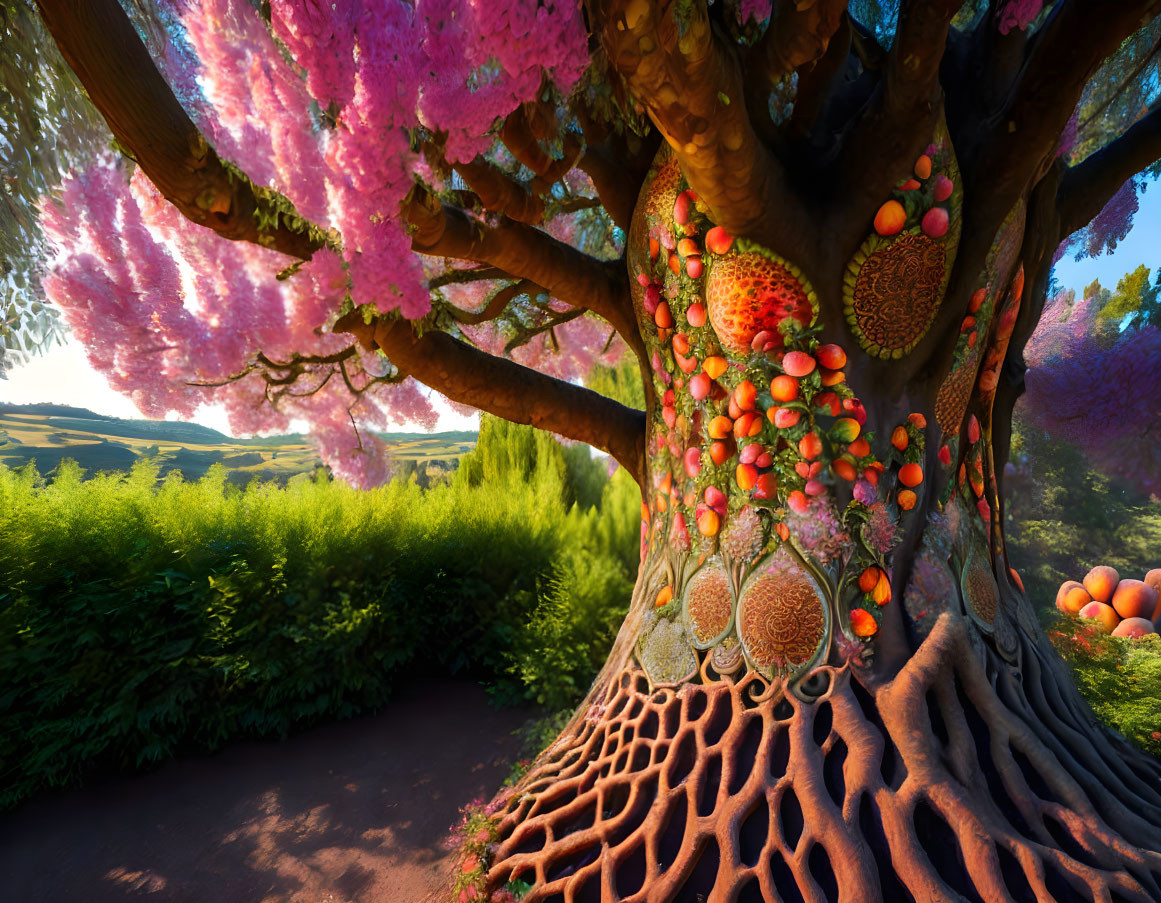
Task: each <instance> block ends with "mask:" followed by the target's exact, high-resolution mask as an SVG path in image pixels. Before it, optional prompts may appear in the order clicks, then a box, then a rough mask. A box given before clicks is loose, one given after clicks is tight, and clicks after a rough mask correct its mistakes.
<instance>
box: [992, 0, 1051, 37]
mask: <svg viewBox="0 0 1161 903" xmlns="http://www.w3.org/2000/svg"><path fill="white" fill-rule="evenodd" d="M1042 6H1044V2H1043V0H1008V2H1007V3H1005V4H1004V5H1003V6H1002V7H1001V8H1000V10H999V12H998V14H997V16H996V28H997V29H999V32H1000V34H1007V33H1008V32H1010V31H1011V30H1012V29H1013V28H1019V29H1020V30H1021V31H1024V30H1025V29H1026V28H1027V27H1028V26H1029V25H1031V24H1032V20H1033V19H1035V18H1036V16H1037V15H1039V14H1040V9H1041V7H1042Z"/></svg>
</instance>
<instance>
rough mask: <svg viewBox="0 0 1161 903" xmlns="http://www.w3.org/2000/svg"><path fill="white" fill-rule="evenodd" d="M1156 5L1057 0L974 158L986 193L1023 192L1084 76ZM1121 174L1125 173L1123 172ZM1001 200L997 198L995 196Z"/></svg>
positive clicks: (1147, 0)
mask: <svg viewBox="0 0 1161 903" xmlns="http://www.w3.org/2000/svg"><path fill="white" fill-rule="evenodd" d="M1158 11H1161V0H1126V2H1121V3H1106V2H1102V0H1060V2H1058V3H1057V5H1056V7H1055V8H1054V9H1053V12H1052V15H1051V17H1050V18H1049V19H1048V21H1047V22H1046V23H1045V24H1044V25H1043V26H1041V28H1040V30H1039V31H1038V32H1037V33H1036V34H1035V35H1034V36H1033V38H1032V40H1031V42H1030V43H1029V48H1028V55H1027V60H1026V63H1025V66H1024V73H1023V75H1022V76H1021V78H1020V79H1019V81H1018V82H1017V85H1016V88H1015V92H1014V94H1013V97H1012V100H1011V102H1010V103H1009V105H1008V106H1007V109H1006V111H1005V113H1004V116H1003V121H1002V123H1001V127H1000V128H997V129H994V130H993V131H992V138H991V140H990V141H989V142H988V143H987V144H985V145H984V147H983V148H982V150H981V153H980V156H979V158H978V159H977V160H975V161H973V166H972V171H973V176H974V178H975V180H977V181H978V180H980V179H983V178H986V179H987V182H988V191H989V194H990V196H991V197H994V198H997V199H1002V198H1008V197H1014V196H1018V195H1022V194H1024V193H1025V190H1026V189H1027V187H1028V185H1029V183H1030V182H1032V181H1033V180H1035V179H1036V178H1038V176H1039V175H1041V174H1043V172H1044V171H1046V170H1047V167H1048V166H1049V165H1050V164H1051V162H1052V158H1053V155H1054V151H1055V150H1056V145H1057V142H1058V141H1059V136H1060V133H1061V131H1062V130H1063V129H1064V127H1065V125H1066V124H1067V122H1068V119H1069V117H1070V116H1071V115H1072V111H1073V110H1074V109H1075V107H1076V104H1077V101H1078V100H1079V99H1080V96H1081V92H1082V91H1083V89H1084V86H1085V84H1086V83H1087V82H1088V80H1089V79H1090V78H1091V77H1092V75H1093V73H1094V72H1095V71H1096V70H1097V67H1098V66H1100V64H1101V62H1102V61H1103V60H1104V59H1105V58H1106V57H1107V56H1109V54H1111V53H1113V52H1114V51H1115V50H1116V49H1117V47H1118V46H1120V44H1121V42H1122V41H1123V40H1124V39H1125V38H1126V37H1128V36H1129V35H1131V34H1132V33H1133V32H1135V31H1136V30H1137V29H1139V28H1140V27H1141V26H1142V25H1143V24H1144V23H1145V22H1146V21H1147V20H1148V19H1150V18H1152V17H1153V16H1155V15H1156V14H1157V13H1158ZM1122 181H1123V180H1122ZM997 203H999V201H997Z"/></svg>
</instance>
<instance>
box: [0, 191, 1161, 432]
mask: <svg viewBox="0 0 1161 903" xmlns="http://www.w3.org/2000/svg"><path fill="white" fill-rule="evenodd" d="M1142 263H1143V264H1145V265H1146V266H1148V267H1149V268H1150V270H1152V271H1153V272H1154V273H1156V271H1157V268H1158V267H1159V266H1161V183H1152V184H1150V186H1149V190H1148V191H1146V193H1145V194H1144V195H1142V196H1141V206H1140V210H1138V212H1137V215H1136V217H1135V218H1134V225H1133V230H1132V231H1131V232H1130V233H1129V235H1128V237H1127V238H1126V239H1125V240H1124V241H1123V242H1121V244H1120V245H1119V246H1118V248H1117V250H1116V251H1115V252H1114V253H1113V254H1105V255H1102V256H1100V257H1096V258H1089V259H1085V260H1081V261H1075V260H1073V259H1072V257H1071V256H1067V257H1065V258H1064V259H1063V260H1061V261H1060V262H1059V263H1058V264H1057V265H1056V270H1055V275H1056V278H1057V279H1058V280H1059V282H1060V284H1061V285H1062V286H1063V287H1064V288H1072V289H1076V290H1077V292H1080V291H1081V290H1082V289H1083V288H1084V287H1085V286H1086V285H1088V284H1089V283H1090V282H1092V281H1093V279H1100V281H1101V284H1102V285H1104V286H1105V287H1106V288H1109V289H1113V288H1116V285H1117V281H1118V280H1119V279H1120V278H1121V277H1122V276H1123V275H1124V274H1125V273H1126V272H1129V271H1131V270H1134V269H1136V268H1137V266H1139V265H1140V264H1142ZM435 400H436V401H437V405H436V406H437V409H438V410H439V412H440V417H439V423H438V426H437V429H439V430H458V429H475V428H476V425H477V423H478V418H477V417H476V416H475V415H473V416H471V417H465V416H463V415H461V414H457V413H455V412H453V411H452V410H451V409H450V408H448V407H447V406H446V405H443V404H441V403H438V399H435ZM0 401H5V402H10V403H14V404H31V403H34V402H54V403H57V404H69V405H74V406H76V407H82V408H88V409H89V410H91V411H95V412H97V413H99V414H106V415H108V416H111V417H125V418H137V417H141V416H142V415H141V414H140V413H139V412H138V411H137V409H136V407H134V405H133V403H132V402H131V401H129V399H128V398H126V397H124V396H123V395H119V394H118V393H116V392H114V391H113V390H112V389H110V388H109V386H108V384H107V383H106V382H105V379H104V377H103V376H101V375H100V374H99V373H97V372H96V371H95V370H93V369H92V368H91V367H89V365H88V361H87V360H86V359H85V355H84V350H83V349H82V348H81V347H80V346H79V345H78V344H77V343H75V342H72V341H70V342H67V343H65V344H64V345H60V346H56V347H54V348H52V349H51V350H49V351H48V352H46V353H45V354H42V355H40V356H38V357H34V358H33V359H32V361H30V362H29V363H28V364H26V365H25V366H23V367H18V368H16V369H14V370H13V371H12V372H11V373H10V374H9V377H8V379H7V380H0ZM194 419H195V421H196V422H197V423H201V424H203V425H204V426H209V427H212V428H213V429H217V430H221V431H222V432H228V427H227V424H226V417H225V411H224V410H222V409H221V408H220V407H215V406H206V407H203V408H201V409H200V410H199V412H198V416H196V417H195V418H194ZM401 428H405V427H401Z"/></svg>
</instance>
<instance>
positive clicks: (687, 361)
mask: <svg viewBox="0 0 1161 903" xmlns="http://www.w3.org/2000/svg"><path fill="white" fill-rule="evenodd" d="M673 356H674V357H675V358H676V359H677V366H678V367H680V368H681V372H682V373H692V372H693V371H694V370H696V369H697V358H696V357H692V356H690V357H683V356H682V354H681V352H679V351H677V350H674V352H673Z"/></svg>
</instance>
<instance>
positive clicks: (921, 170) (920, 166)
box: [915, 154, 931, 179]
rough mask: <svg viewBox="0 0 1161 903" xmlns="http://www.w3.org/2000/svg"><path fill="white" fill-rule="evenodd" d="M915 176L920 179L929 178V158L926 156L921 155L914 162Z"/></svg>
mask: <svg viewBox="0 0 1161 903" xmlns="http://www.w3.org/2000/svg"><path fill="white" fill-rule="evenodd" d="M915 175H917V176H919V178H921V179H928V178H930V177H931V158H930V157H929V156H927V154H923V155H921V156H920V157H919V159H918V160H916V161H915Z"/></svg>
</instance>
